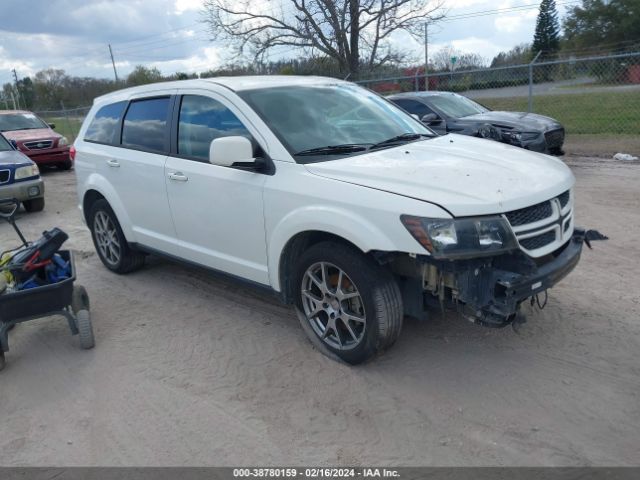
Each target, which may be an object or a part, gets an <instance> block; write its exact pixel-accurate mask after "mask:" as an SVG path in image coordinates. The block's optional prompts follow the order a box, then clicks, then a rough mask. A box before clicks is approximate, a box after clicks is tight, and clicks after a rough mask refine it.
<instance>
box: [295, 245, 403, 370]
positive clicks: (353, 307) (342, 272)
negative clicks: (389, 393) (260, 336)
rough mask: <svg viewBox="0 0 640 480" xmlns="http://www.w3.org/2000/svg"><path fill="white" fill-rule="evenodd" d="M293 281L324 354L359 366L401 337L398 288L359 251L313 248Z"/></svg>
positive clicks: (307, 327) (307, 326)
mask: <svg viewBox="0 0 640 480" xmlns="http://www.w3.org/2000/svg"><path fill="white" fill-rule="evenodd" d="M294 282H295V283H294V285H295V286H296V291H295V299H296V308H297V312H298V316H299V318H300V322H301V324H302V327H303V329H304V331H305V333H307V335H308V336H309V338H310V339H311V341H312V342H313V343H314V345H316V346H317V347H318V348H319V349H320V350H321V351H322V352H323V353H325V354H326V355H328V356H330V357H332V358H338V359H340V360H343V361H345V362H347V363H350V364H353V365H355V364H358V363H362V362H365V361H367V360H369V359H370V358H372V357H374V356H376V355H377V354H379V353H381V352H383V351H384V350H385V349H387V348H389V347H390V346H391V345H393V343H394V342H395V341H396V340H397V338H398V336H399V335H400V330H401V328H402V316H403V308H402V299H401V295H400V290H399V288H398V284H397V283H396V281H395V279H394V277H393V275H392V274H391V273H390V272H389V271H388V270H386V269H384V268H383V267H381V266H380V265H378V264H377V263H375V262H374V261H373V260H372V259H370V258H368V257H366V256H365V255H364V254H363V253H362V252H360V251H358V250H356V249H355V248H353V247H350V246H347V245H343V244H340V243H336V242H322V243H318V244H316V245H313V246H312V247H311V248H309V249H308V250H307V251H306V252H305V253H304V254H303V255H302V256H301V258H300V261H299V262H298V265H297V268H296V273H295V279H294Z"/></svg>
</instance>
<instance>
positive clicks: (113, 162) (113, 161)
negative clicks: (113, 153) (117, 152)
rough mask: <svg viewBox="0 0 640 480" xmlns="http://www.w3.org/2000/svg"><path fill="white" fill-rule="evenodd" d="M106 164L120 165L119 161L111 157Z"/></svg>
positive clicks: (111, 165)
mask: <svg viewBox="0 0 640 480" xmlns="http://www.w3.org/2000/svg"><path fill="white" fill-rule="evenodd" d="M107 165H109V166H110V167H114V168H118V167H119V166H120V162H119V161H117V160H114V159H113V158H110V159H109V160H107Z"/></svg>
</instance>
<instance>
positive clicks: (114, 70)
mask: <svg viewBox="0 0 640 480" xmlns="http://www.w3.org/2000/svg"><path fill="white" fill-rule="evenodd" d="M109 55H111V65H113V75H114V76H115V77H116V83H118V71H117V70H116V62H115V60H114V59H113V50H111V44H109Z"/></svg>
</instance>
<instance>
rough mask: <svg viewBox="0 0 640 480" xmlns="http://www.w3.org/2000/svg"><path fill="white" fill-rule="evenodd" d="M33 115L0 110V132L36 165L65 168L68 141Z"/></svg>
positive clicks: (68, 160) (67, 155)
mask: <svg viewBox="0 0 640 480" xmlns="http://www.w3.org/2000/svg"><path fill="white" fill-rule="evenodd" d="M54 128H55V125H53V124H48V123H46V122H45V121H44V120H42V119H41V118H39V117H38V116H37V115H35V114H33V113H31V112H27V111H24V110H2V111H0V132H2V134H3V135H4V136H5V138H6V139H7V140H9V141H11V142H12V143H13V144H14V145H15V146H16V148H17V149H18V150H20V151H21V152H22V153H24V154H25V155H27V156H28V157H29V158H30V159H31V160H33V161H34V162H36V163H37V164H38V165H54V166H57V167H58V168H60V169H62V170H69V169H70V168H71V167H72V166H73V160H72V159H71V157H70V156H69V141H68V140H67V139H66V137H64V136H62V135H60V134H59V133H56V132H54V131H53V129H54Z"/></svg>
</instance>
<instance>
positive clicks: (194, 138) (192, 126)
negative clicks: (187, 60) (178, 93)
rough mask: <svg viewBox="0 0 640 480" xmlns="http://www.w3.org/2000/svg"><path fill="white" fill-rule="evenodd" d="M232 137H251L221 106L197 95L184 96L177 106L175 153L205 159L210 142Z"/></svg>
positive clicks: (206, 159)
mask: <svg viewBox="0 0 640 480" xmlns="http://www.w3.org/2000/svg"><path fill="white" fill-rule="evenodd" d="M234 135H242V136H245V137H248V138H251V134H250V133H249V131H248V130H247V129H246V128H245V126H244V125H243V124H242V122H241V121H240V120H238V117H236V116H235V115H234V114H233V112H232V111H231V110H229V109H228V108H227V107H225V106H224V105H223V104H222V103H220V102H218V101H217V100H214V99H213V98H209V97H203V96H200V95H185V96H184V97H182V103H181V105H180V119H179V123H178V154H179V155H184V156H186V157H192V158H196V159H198V160H203V161H208V160H209V146H210V145H211V141H212V140H214V139H216V138H220V137H228V136H234Z"/></svg>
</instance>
